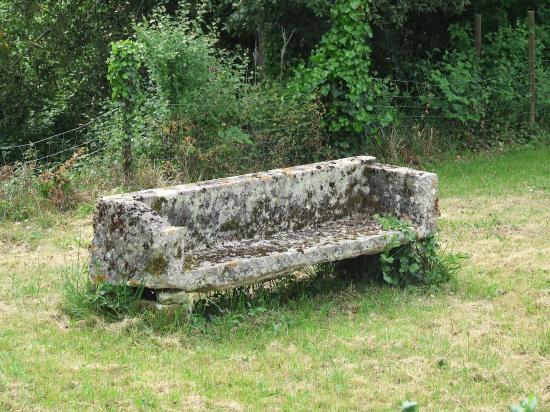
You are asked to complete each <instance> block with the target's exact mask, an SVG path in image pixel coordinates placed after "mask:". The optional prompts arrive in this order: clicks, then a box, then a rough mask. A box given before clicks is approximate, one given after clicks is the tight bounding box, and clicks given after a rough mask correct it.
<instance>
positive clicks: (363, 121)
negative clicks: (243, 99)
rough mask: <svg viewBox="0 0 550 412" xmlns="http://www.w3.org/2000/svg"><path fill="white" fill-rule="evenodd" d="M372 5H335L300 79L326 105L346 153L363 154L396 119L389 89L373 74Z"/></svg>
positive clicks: (349, 0)
mask: <svg viewBox="0 0 550 412" xmlns="http://www.w3.org/2000/svg"><path fill="white" fill-rule="evenodd" d="M368 12H369V9H368V4H367V3H365V2H361V1H358V0H338V1H337V2H336V3H335V4H334V5H333V6H332V8H331V18H332V27H331V28H330V29H329V31H328V32H327V33H325V35H324V36H323V38H322V39H321V41H320V43H319V45H318V46H317V47H316V48H315V50H314V51H313V52H312V55H311V57H310V59H309V62H308V65H307V67H306V66H303V65H302V66H300V67H298V69H297V71H296V74H295V79H294V84H295V87H297V88H298V89H299V90H301V91H302V92H305V93H311V91H315V92H317V93H319V94H320V96H322V98H323V101H324V103H325V107H326V115H325V124H326V126H327V128H328V131H329V132H330V133H332V134H335V139H334V140H333V142H332V143H333V145H334V147H335V148H336V149H337V151H338V152H340V153H342V154H348V153H357V151H358V150H359V148H360V147H362V146H364V143H365V138H366V137H368V136H369V135H370V134H372V131H373V128H374V127H376V126H377V125H382V126H384V125H387V124H389V123H390V122H391V121H392V114H391V111H389V110H388V109H386V107H389V106H387V105H384V104H383V101H382V100H383V98H385V99H386V101H389V98H390V93H389V89H388V87H387V85H386V83H384V82H380V81H376V80H375V79H373V77H372V76H371V74H370V66H371V49H370V46H369V45H368V43H367V39H369V38H371V37H372V30H371V28H370V25H369V22H368Z"/></svg>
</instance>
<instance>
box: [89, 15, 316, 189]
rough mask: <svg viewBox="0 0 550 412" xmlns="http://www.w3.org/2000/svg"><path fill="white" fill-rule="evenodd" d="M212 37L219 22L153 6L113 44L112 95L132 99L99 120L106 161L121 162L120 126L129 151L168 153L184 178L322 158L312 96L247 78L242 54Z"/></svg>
mask: <svg viewBox="0 0 550 412" xmlns="http://www.w3.org/2000/svg"><path fill="white" fill-rule="evenodd" d="M218 41H219V34H218V33H217V31H216V29H215V27H212V26H209V25H207V24H206V23H205V22H204V20H203V18H202V15H201V14H196V15H195V16H194V18H193V20H191V19H190V17H189V11H188V10H186V9H185V8H183V9H181V10H179V11H177V13H176V15H175V17H170V16H168V15H166V14H165V13H163V12H161V11H158V12H155V13H154V14H153V15H152V16H151V17H150V19H149V20H148V21H144V22H142V23H139V24H138V25H137V26H136V28H135V40H134V41H123V42H118V43H116V44H114V45H113V54H112V56H111V59H110V62H109V79H110V81H111V83H112V86H113V97H114V98H117V100H118V101H119V100H120V98H121V97H122V98H124V99H126V100H128V99H133V100H132V101H133V102H134V103H132V104H128V105H125V106H124V107H123V110H122V111H120V110H119V111H114V112H113V113H112V115H111V116H109V117H106V118H105V119H104V120H103V121H102V122H101V123H100V124H99V125H97V126H96V129H95V133H96V134H97V135H98V137H99V139H100V140H101V141H103V142H104V144H105V147H106V152H107V155H108V156H107V157H108V158H109V159H111V160H113V159H114V160H120V157H121V153H122V152H123V150H122V147H123V146H124V142H125V139H126V134H127V133H126V131H125V129H126V128H131V130H130V134H131V140H132V141H131V145H132V151H133V155H134V156H135V157H137V158H142V159H151V160H155V161H158V160H166V161H167V164H168V163H170V164H169V168H170V171H171V172H172V173H177V174H180V176H181V178H183V179H185V180H195V179H201V178H207V177H217V176H222V175H227V174H235V173H239V172H243V171H250V170H252V169H258V167H259V166H258V164H262V165H264V166H261V168H271V167H277V166H284V165H289V164H293V163H294V164H295V163H296V162H298V161H302V160H303V161H308V160H311V159H317V158H320V157H322V155H321V154H320V152H321V149H322V145H321V143H322V136H321V134H322V133H321V126H320V122H321V116H322V114H321V111H320V109H319V104H318V102H317V101H316V100H315V99H314V98H309V97H308V98H302V97H301V96H299V95H297V94H296V93H293V90H292V89H290V88H285V87H284V86H282V85H280V84H277V83H270V82H264V83H262V84H261V85H260V84H258V85H252V84H250V83H249V82H248V81H247V77H246V73H245V72H246V59H244V58H242V57H240V56H239V55H238V54H235V53H229V52H227V51H224V50H222V49H220V48H217V47H216V44H217V43H218ZM128 60H129V61H128ZM128 71H129V72H128ZM126 92H127V94H125V93H126ZM134 95H135V96H137V97H136V98H135V99H134V97H133V96H134ZM125 96H126V97H125ZM136 99H137V101H139V104H135V101H136ZM128 101H129V100H128Z"/></svg>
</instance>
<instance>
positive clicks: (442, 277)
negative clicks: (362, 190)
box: [375, 216, 463, 286]
mask: <svg viewBox="0 0 550 412" xmlns="http://www.w3.org/2000/svg"><path fill="white" fill-rule="evenodd" d="M375 218H376V219H377V220H378V222H379V224H380V225H381V227H382V229H384V230H392V231H398V232H400V234H394V235H393V236H392V238H391V242H390V244H389V245H388V246H387V247H386V249H385V250H384V252H383V253H382V254H381V255H380V265H381V269H382V275H383V278H384V280H385V281H386V282H387V283H389V284H390V285H394V286H407V285H411V284H421V285H437V284H440V283H444V282H447V281H449V280H450V279H451V278H452V276H453V275H454V274H455V273H456V272H457V271H458V270H459V269H460V261H461V260H462V259H463V256H462V255H452V254H443V253H441V251H440V247H439V244H438V242H437V239H436V237H435V236H428V237H427V238H425V239H423V240H418V239H417V237H416V232H415V230H414V229H413V228H412V227H411V225H409V224H408V223H406V222H403V221H402V220H400V219H397V218H395V217H393V216H383V217H381V216H375ZM401 236H402V237H403V238H404V239H403V240H404V241H405V242H406V243H405V244H403V245H401V243H402V242H401Z"/></svg>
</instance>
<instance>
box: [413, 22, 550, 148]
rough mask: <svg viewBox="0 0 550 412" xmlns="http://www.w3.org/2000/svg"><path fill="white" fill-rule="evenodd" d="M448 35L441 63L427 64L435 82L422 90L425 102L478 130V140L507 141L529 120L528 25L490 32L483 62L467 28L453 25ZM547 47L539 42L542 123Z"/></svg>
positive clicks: (549, 74) (549, 97) (548, 98)
mask: <svg viewBox="0 0 550 412" xmlns="http://www.w3.org/2000/svg"><path fill="white" fill-rule="evenodd" d="M450 37H451V44H452V49H450V50H448V51H447V52H446V53H445V54H444V56H443V59H442V61H441V62H439V63H437V64H436V65H435V67H433V64H432V62H425V63H424V65H425V66H424V67H425V70H426V73H427V77H428V82H429V83H431V84H433V85H434V86H433V87H426V88H425V89H423V90H420V92H419V93H420V100H421V101H422V103H423V105H424V106H425V107H427V108H428V109H429V110H430V111H433V112H434V113H435V114H436V115H440V116H443V117H444V118H445V119H448V120H450V121H454V122H455V124H458V125H460V126H461V128H462V130H464V131H466V132H468V131H469V132H470V133H472V134H475V135H476V139H477V140H478V141H479V138H481V139H482V141H483V140H484V141H485V142H487V141H488V140H490V141H492V142H495V141H498V140H497V139H499V138H500V139H505V137H506V134H505V132H506V131H507V130H510V129H511V130H512V131H516V132H517V131H519V130H521V129H522V127H524V124H525V123H526V121H527V119H528V101H529V87H528V74H527V61H526V57H525V56H526V52H527V39H528V32H527V28H526V27H525V25H524V24H517V25H516V26H514V27H512V26H501V27H500V28H499V29H498V30H497V31H495V32H493V33H487V34H486V35H485V38H484V43H483V48H482V54H481V58H480V59H479V60H478V59H477V57H476V55H475V49H474V45H473V35H472V33H471V30H470V29H469V28H467V27H466V26H459V25H453V26H451V27H450ZM543 50H544V46H543V44H542V43H540V42H539V43H538V50H537V56H538V60H537V63H536V70H537V82H538V84H539V88H538V90H537V98H538V102H537V110H538V118H539V123H540V124H543V123H544V122H545V121H547V119H545V118H544V116H545V113H546V112H547V111H548V108H549V107H550V105H549V102H550V94H549V92H550V91H549V89H548V88H549V86H548V84H549V83H550V71H549V70H548V68H547V65H544V64H543V62H542V58H541V56H542V52H543ZM487 126H490V127H487ZM485 130H487V132H485ZM495 134H497V136H496V137H497V139H495Z"/></svg>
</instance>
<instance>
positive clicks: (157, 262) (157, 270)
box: [145, 255, 167, 276]
mask: <svg viewBox="0 0 550 412" xmlns="http://www.w3.org/2000/svg"><path fill="white" fill-rule="evenodd" d="M166 266H167V262H166V258H165V257H164V256H162V255H159V256H155V257H153V258H151V260H149V262H148V263H147V265H145V271H146V272H148V273H150V274H152V275H154V276H160V275H162V274H163V273H164V271H165V270H166Z"/></svg>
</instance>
